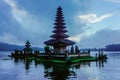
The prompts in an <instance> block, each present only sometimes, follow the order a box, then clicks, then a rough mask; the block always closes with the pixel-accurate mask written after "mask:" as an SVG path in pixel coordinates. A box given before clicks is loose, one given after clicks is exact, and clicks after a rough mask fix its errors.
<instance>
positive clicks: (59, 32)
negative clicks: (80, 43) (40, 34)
mask: <svg viewBox="0 0 120 80" xmlns="http://www.w3.org/2000/svg"><path fill="white" fill-rule="evenodd" d="M54 25H55V26H54V30H53V31H52V32H53V34H52V35H51V36H50V37H51V38H52V39H50V40H48V41H46V42H44V43H45V44H46V45H56V44H59V43H62V44H66V45H73V44H75V42H73V41H70V40H68V39H67V38H68V37H69V36H68V35H67V34H66V32H67V30H65V28H66V26H65V23H64V17H63V13H62V8H61V7H58V8H57V15H56V19H55V23H54Z"/></svg>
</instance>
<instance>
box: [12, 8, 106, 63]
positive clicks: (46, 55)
mask: <svg viewBox="0 0 120 80" xmlns="http://www.w3.org/2000/svg"><path fill="white" fill-rule="evenodd" d="M67 32H68V31H67V30H66V26H65V22H64V17H63V12H62V8H61V7H58V8H57V14H56V19H55V23H54V30H53V31H52V33H53V34H52V35H51V36H50V37H51V39H50V40H48V41H45V42H44V44H46V46H45V47H44V51H42V52H40V51H39V50H35V49H34V50H33V49H32V48H30V46H31V45H30V42H29V41H28V40H27V42H26V44H25V48H24V49H22V50H15V51H14V52H12V53H11V55H10V57H14V58H20V59H21V58H23V59H29V60H36V61H38V62H52V63H69V64H70V63H77V62H82V61H98V60H104V59H107V56H106V55H105V54H103V51H99V53H98V54H96V56H95V57H92V56H91V55H90V50H88V51H87V52H86V51H81V50H79V48H78V46H77V45H75V46H74V44H75V42H74V41H71V40H68V37H69V36H68V34H67ZM69 46H71V49H70V50H68V48H67V47H69ZM50 47H51V48H50Z"/></svg>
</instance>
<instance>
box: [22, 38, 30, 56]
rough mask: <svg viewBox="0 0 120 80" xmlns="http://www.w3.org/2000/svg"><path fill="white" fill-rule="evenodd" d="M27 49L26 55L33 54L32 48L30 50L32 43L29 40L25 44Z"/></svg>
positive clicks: (25, 49) (25, 50)
mask: <svg viewBox="0 0 120 80" xmlns="http://www.w3.org/2000/svg"><path fill="white" fill-rule="evenodd" d="M25 46H26V47H25V48H24V49H23V51H24V54H32V48H30V46H31V45H30V42H29V40H27V42H26V44H25Z"/></svg>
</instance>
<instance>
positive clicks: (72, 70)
mask: <svg viewBox="0 0 120 80" xmlns="http://www.w3.org/2000/svg"><path fill="white" fill-rule="evenodd" d="M10 53H11V52H7V51H1V52H0V80H120V53H119V52H105V53H106V54H107V55H108V58H109V59H108V60H107V61H104V62H84V63H76V64H71V65H68V64H55V63H54V64H53V63H42V62H36V61H31V60H29V61H26V60H17V59H11V58H10V57H7V55H8V54H10ZM92 55H94V53H92Z"/></svg>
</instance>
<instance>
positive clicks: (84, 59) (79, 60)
mask: <svg viewBox="0 0 120 80" xmlns="http://www.w3.org/2000/svg"><path fill="white" fill-rule="evenodd" d="M27 59H28V60H37V61H40V62H53V63H77V62H84V61H96V60H97V58H95V57H80V58H72V59H70V60H69V61H67V60H60V59H41V58H27Z"/></svg>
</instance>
